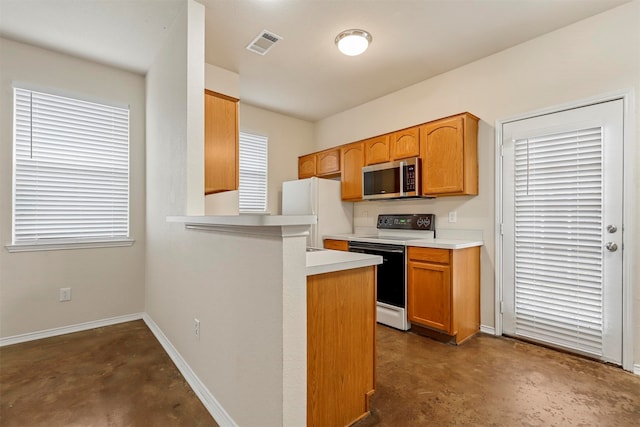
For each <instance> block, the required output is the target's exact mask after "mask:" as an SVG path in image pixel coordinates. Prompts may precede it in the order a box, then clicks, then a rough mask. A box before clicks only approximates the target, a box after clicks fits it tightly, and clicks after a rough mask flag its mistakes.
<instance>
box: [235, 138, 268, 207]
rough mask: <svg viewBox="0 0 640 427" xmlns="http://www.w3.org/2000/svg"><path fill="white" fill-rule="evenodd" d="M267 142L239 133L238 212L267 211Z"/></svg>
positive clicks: (266, 139)
mask: <svg viewBox="0 0 640 427" xmlns="http://www.w3.org/2000/svg"><path fill="white" fill-rule="evenodd" d="M267 142H268V138H267V137H266V136H260V135H253V134H250V133H245V132H240V161H239V163H240V189H239V199H240V212H266V211H267Z"/></svg>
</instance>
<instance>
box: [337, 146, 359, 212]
mask: <svg viewBox="0 0 640 427" xmlns="http://www.w3.org/2000/svg"><path fill="white" fill-rule="evenodd" d="M340 162H341V170H342V180H341V183H342V200H362V167H363V166H364V143H363V142H354V143H351V144H347V145H343V146H341V147H340Z"/></svg>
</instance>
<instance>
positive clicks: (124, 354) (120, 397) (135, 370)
mask: <svg viewBox="0 0 640 427" xmlns="http://www.w3.org/2000/svg"><path fill="white" fill-rule="evenodd" d="M0 426H2V427H10V426H11V427H13V426H16V427H17V426H20V427H25V426H29V427H36V426H50V427H58V426H190V427H204V426H217V424H216V423H215V421H213V418H212V417H211V415H209V412H208V411H207V410H206V409H205V408H204V406H203V405H202V403H200V400H199V399H198V398H197V396H196V395H195V394H194V393H193V391H192V390H191V388H190V387H189V385H188V384H187V382H186V381H185V380H184V378H183V377H182V375H181V374H180V372H179V371H178V369H177V368H176V367H175V365H174V364H173V362H172V361H171V359H170V358H169V356H168V355H167V354H166V353H165V351H164V349H163V348H162V346H161V345H160V343H159V342H158V341H157V340H156V338H155V337H154V336H153V334H152V333H151V331H150V330H149V329H148V328H147V326H146V325H145V324H144V322H143V321H142V320H138V321H135V322H127V323H121V324H119V325H114V326H108V327H104V328H98V329H93V330H90V331H83V332H77V333H74V334H68V335H62V336H59V337H53V338H46V339H42V340H38V341H31V342H27V343H22V344H15V345H11V346H6V347H2V348H0Z"/></svg>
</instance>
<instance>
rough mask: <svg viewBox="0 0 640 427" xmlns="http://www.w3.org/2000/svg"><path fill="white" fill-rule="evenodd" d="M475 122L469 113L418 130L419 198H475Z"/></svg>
mask: <svg viewBox="0 0 640 427" xmlns="http://www.w3.org/2000/svg"><path fill="white" fill-rule="evenodd" d="M477 141H478V118H477V117H476V116H474V115H472V114H469V113H463V114H460V115H457V116H453V117H447V118H445V119H441V120H437V121H434V122H430V123H426V124H424V125H422V126H421V127H420V145H421V158H422V194H423V195H429V196H459V195H477V194H478V142H477Z"/></svg>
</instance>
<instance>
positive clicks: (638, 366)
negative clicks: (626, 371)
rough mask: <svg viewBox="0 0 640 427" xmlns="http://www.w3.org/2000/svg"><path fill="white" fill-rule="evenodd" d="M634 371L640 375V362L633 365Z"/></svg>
mask: <svg viewBox="0 0 640 427" xmlns="http://www.w3.org/2000/svg"><path fill="white" fill-rule="evenodd" d="M633 373H634V374H636V375H640V364H639V363H636V364H635V365H633Z"/></svg>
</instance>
